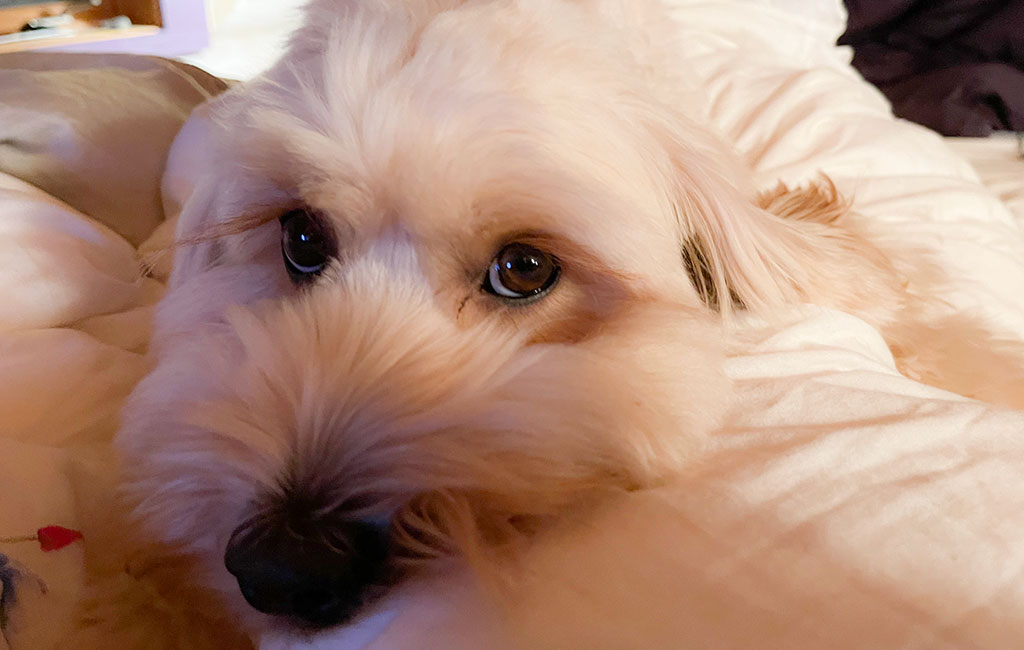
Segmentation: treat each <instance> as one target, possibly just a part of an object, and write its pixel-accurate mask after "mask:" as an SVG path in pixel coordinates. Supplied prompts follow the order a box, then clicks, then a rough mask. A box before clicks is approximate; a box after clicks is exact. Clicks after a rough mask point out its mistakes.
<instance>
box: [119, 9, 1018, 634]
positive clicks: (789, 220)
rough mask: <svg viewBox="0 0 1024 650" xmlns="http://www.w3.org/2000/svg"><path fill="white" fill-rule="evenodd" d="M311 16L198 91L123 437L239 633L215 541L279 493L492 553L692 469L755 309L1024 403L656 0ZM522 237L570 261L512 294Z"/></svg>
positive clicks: (168, 522) (923, 286)
mask: <svg viewBox="0 0 1024 650" xmlns="http://www.w3.org/2000/svg"><path fill="white" fill-rule="evenodd" d="M307 11H308V21H307V22H308V26H307V27H306V28H304V29H303V30H300V32H298V34H297V35H296V36H295V37H294V39H293V40H292V42H291V44H290V47H289V49H288V53H287V55H286V56H285V57H284V59H283V60H282V61H281V62H280V63H279V64H278V65H277V66H276V67H274V68H273V69H272V70H271V71H270V72H269V73H267V74H266V75H264V76H263V77H262V78H260V79H258V80H256V81H254V82H251V83H248V84H245V85H242V86H240V87H238V88H236V89H234V90H232V91H230V92H229V93H228V94H226V95H225V96H223V97H222V98H220V99H218V100H216V101H215V102H214V103H213V104H212V105H210V106H209V107H208V110H209V112H210V115H211V120H212V123H213V125H214V127H213V135H212V139H211V142H210V152H209V155H208V166H207V168H206V169H205V171H204V174H203V182H202V184H201V185H200V186H199V187H198V188H197V189H196V192H195V195H194V196H193V198H192V199H191V200H190V202H189V204H188V205H187V206H186V207H185V211H184V213H183V215H182V218H181V224H180V234H181V238H182V240H183V242H185V243H186V244H187V245H184V246H182V248H181V249H180V250H179V251H178V254H177V257H176V262H175V269H174V273H173V276H172V280H171V287H170V291H169V293H168V295H167V297H166V299H165V300H164V302H163V304H162V305H161V307H160V310H159V316H158V319H157V325H156V331H155V334H154V346H153V355H154V361H155V369H154V371H153V372H152V374H151V375H150V376H149V377H148V378H147V379H145V380H144V381H143V382H142V383H141V384H140V385H139V387H138V388H137V390H136V391H135V393H134V394H133V396H132V398H131V400H130V403H129V405H128V407H127V410H126V412H125V418H124V425H123V428H122V430H121V432H120V433H119V435H118V439H117V442H118V446H119V449H120V451H121V452H122V454H123V456H124V459H125V464H124V466H125V483H124V488H125V494H126V495H127V497H128V499H129V500H130V502H131V503H132V504H133V505H134V512H135V514H136V515H137V516H138V518H139V520H140V521H141V523H142V526H143V530H144V531H145V534H146V535H148V536H150V537H151V538H153V539H155V540H158V541H159V542H160V543H162V544H165V545H168V547H169V548H170V549H171V551H170V553H171V554H172V555H175V556H179V557H184V558H187V559H188V562H190V564H191V567H192V568H191V570H190V571H189V572H188V573H187V574H186V577H185V578H181V574H180V573H179V574H178V575H179V578H181V579H185V580H188V581H189V582H191V583H193V584H196V585H202V586H203V587H204V588H206V589H209V590H211V592H214V593H219V594H220V595H221V596H222V602H223V603H224V604H225V606H226V607H227V608H228V609H229V611H232V612H234V616H236V617H237V620H239V621H241V625H242V627H243V628H244V629H245V630H246V631H248V632H250V633H252V634H257V633H259V632H260V631H261V630H264V629H267V628H268V627H271V626H275V625H282V624H284V623H282V622H281V621H278V620H275V619H272V618H271V617H267V616H263V615H260V614H258V613H256V612H255V611H254V610H253V609H252V608H250V607H248V606H247V605H246V604H245V602H244V601H243V600H242V598H241V596H240V594H239V593H238V588H237V585H236V584H235V582H234V579H233V578H232V577H231V576H230V575H229V574H228V573H227V571H226V569H225V568H224V565H223V557H224V550H225V546H226V544H227V542H228V538H229V536H230V535H231V533H232V531H233V530H234V529H235V528H236V527H237V526H239V525H240V524H242V523H244V522H245V521H246V520H247V519H248V518H250V517H252V516H253V514H254V512H257V511H258V510H259V509H260V508H262V507H264V506H265V504H267V503H269V502H273V500H274V499H276V498H279V497H280V495H281V494H282V493H283V492H285V491H291V492H296V491H298V492H301V493H303V494H308V495H311V496H315V497H316V498H317V499H319V501H318V503H319V504H320V507H321V508H322V509H323V510H324V511H338V510H343V511H344V512H346V513H347V514H348V515H349V516H352V517H358V518H368V519H378V520H379V519H387V520H389V521H391V522H392V531H393V532H392V536H393V543H394V544H395V545H396V546H397V548H399V549H400V551H401V552H400V555H402V558H403V559H405V560H413V561H416V560H422V559H424V558H430V557H435V556H438V555H445V554H448V553H452V552H463V553H468V554H471V555H473V556H474V557H476V558H477V559H478V560H479V559H481V558H486V557H489V553H491V552H492V551H493V550H494V549H501V548H505V547H506V546H507V545H508V544H511V543H514V542H515V541H516V540H517V539H520V538H521V537H523V536H524V535H528V534H529V533H532V532H534V531H536V530H538V529H539V528H542V527H543V526H544V525H545V523H546V522H548V521H550V520H551V519H552V518H556V517H559V516H560V515H561V514H563V513H564V512H565V511H566V510H567V509H569V508H571V507H573V506H575V505H578V504H580V503H584V502H586V501H588V500H591V499H594V498H597V497H600V495H601V494H603V493H606V492H607V491H609V490H633V489H639V488H644V487H647V486H651V485H655V484H657V483H659V482H661V481H663V480H665V479H666V478H667V477H670V476H672V475H673V473H675V472H678V471H679V470H680V468H682V467H683V466H684V465H685V463H686V459H687V456H688V454H689V452H690V451H691V450H692V449H693V447H694V446H695V445H699V444H700V441H701V439H702V437H703V436H704V435H706V434H707V433H708V432H709V431H711V430H713V429H714V428H715V427H716V426H718V425H719V424H720V422H721V420H722V418H723V417H724V415H725V414H726V412H727V409H728V406H729V400H728V394H729V389H728V383H727V381H726V379H725V377H724V375H723V371H722V363H721V362H722V355H723V352H722V350H723V338H724V332H726V331H727V329H728V324H729V322H730V319H731V316H732V315H733V314H734V313H735V312H736V311H737V310H740V309H747V310H752V311H756V312H759V313H762V314H765V315H768V316H770V315H772V314H774V313H778V311H779V310H781V309H783V308H784V307H785V306H786V305H789V304H792V303H795V302H800V301H805V302H814V303H819V304H826V305H830V306H835V307H837V308H840V309H843V310H846V311H850V312H852V313H856V314H858V315H860V316H862V317H863V318H865V319H866V320H868V321H869V322H871V323H872V324H874V325H876V326H877V327H878V328H880V330H881V331H883V332H884V333H885V334H886V336H887V337H888V338H889V340H890V342H891V344H892V347H893V350H894V352H896V354H897V356H898V358H899V361H900V363H901V367H903V368H904V369H905V371H906V372H907V373H908V374H910V375H912V376H915V377H919V378H922V379H924V380H925V381H929V382H931V383H935V384H936V385H940V386H948V387H951V388H953V389H955V390H958V391H960V392H963V393H965V394H969V395H976V396H979V397H982V398H989V399H993V400H994V401H999V402H1002V403H1006V404H1013V405H1017V406H1020V405H1022V403H1024V378H1022V373H1021V372H1020V371H1019V370H1016V371H1013V372H1014V373H1015V374H1012V375H1011V376H1010V377H1009V381H1007V382H1002V383H1000V384H999V386H998V387H996V388H993V387H992V386H989V385H986V384H985V383H984V382H981V381H979V377H980V375H981V369H982V368H984V369H985V370H986V371H988V370H990V369H991V368H992V367H993V366H994V364H995V357H997V356H1004V357H1008V356H1009V355H1010V353H1011V352H1015V351H1013V350H1009V349H1007V350H1002V349H1001V348H1000V347H999V345H997V344H995V343H994V342H992V341H991V337H988V336H987V335H984V336H985V337H986V338H984V339H979V338H978V337H979V336H982V335H983V334H982V333H981V332H980V331H979V328H978V326H977V324H975V323H972V322H970V319H968V318H966V317H964V316H943V315H942V311H941V309H940V306H937V305H934V304H933V303H932V301H931V299H930V296H931V295H933V294H934V293H936V292H937V289H936V288H935V287H936V284H937V283H940V282H941V277H940V276H939V274H938V273H936V272H935V270H934V269H933V268H932V267H931V266H929V265H928V264H927V260H925V259H923V258H921V257H919V256H914V255H907V254H906V252H905V251H900V252H898V253H897V254H893V253H892V252H888V251H884V250H883V249H882V248H881V245H880V244H879V243H878V242H877V241H875V238H874V237H873V235H872V233H871V232H870V228H869V225H868V224H865V223H863V222H862V221H859V220H858V219H857V217H856V215H855V214H854V213H852V212H850V210H849V209H848V206H847V204H846V203H845V202H844V201H843V200H842V199H841V198H840V197H839V196H838V194H837V192H836V190H835V188H834V187H833V186H832V185H831V183H830V182H829V181H828V180H827V179H823V180H821V181H820V182H818V183H817V184H816V185H813V186H811V187H807V188H802V189H790V188H787V187H785V186H781V185H780V186H779V187H778V188H777V189H776V190H774V191H772V192H768V193H765V194H762V195H760V196H758V195H757V194H756V193H755V192H754V190H753V188H752V187H751V186H750V177H749V174H748V173H747V172H746V170H744V169H743V167H742V165H740V164H739V163H738V161H737V159H736V158H735V156H734V154H733V153H732V152H731V151H730V150H729V147H728V146H727V145H725V144H724V143H722V142H720V141H719V140H718V139H716V138H715V136H713V135H711V134H710V133H709V130H708V128H707V127H706V126H705V125H703V124H702V123H701V122H700V118H699V116H696V115H692V114H690V113H689V112H688V110H687V106H688V101H687V89H686V82H685V71H684V70H682V69H681V66H680V65H679V63H678V62H675V61H673V60H672V59H671V52H672V51H673V47H672V42H671V41H672V34H671V27H670V25H669V21H668V20H666V18H665V16H663V15H662V13H661V12H662V9H661V8H660V5H659V4H658V3H657V2H656V1H654V0H651V1H650V2H648V1H646V0H645V1H642V2H641V1H639V0H628V1H627V0H509V1H500V2H499V1H493V2H486V1H474V0H465V1H462V0H406V1H398V0H381V1H379V2H369V1H359V0H315V1H314V2H313V3H312V4H311V6H310V7H309V8H308V10H307ZM299 205H305V206H310V207H312V208H314V209H316V210H317V211H318V212H319V214H321V215H324V216H325V218H327V219H328V220H329V222H330V224H331V227H332V228H333V229H334V231H335V232H336V233H337V235H338V239H339V241H340V252H339V256H338V259H337V260H336V261H335V262H333V263H332V265H331V266H330V267H329V269H328V270H327V272H326V273H325V274H324V275H323V276H322V277H321V278H320V279H319V280H318V281H317V282H316V283H315V284H314V285H313V286H311V287H309V288H306V289H300V288H296V287H295V286H293V285H292V284H291V282H290V281H289V279H288V277H287V274H286V272H285V269H284V266H283V264H282V262H281V253H280V250H279V242H280V228H279V226H278V223H277V220H276V218H277V216H278V215H279V214H281V213H283V212H285V211H287V210H288V209H291V208H294V207H295V206H299ZM513 239H516V240H526V241H530V242H535V243H537V245H538V246H542V247H543V248H545V249H546V250H550V251H551V252H553V253H555V254H556V255H557V256H558V257H559V259H560V260H561V261H562V264H563V267H564V275H563V277H562V279H561V281H560V283H559V285H558V286H557V287H556V289H555V290H554V291H553V292H552V294H551V295H549V296H547V297H545V298H544V299H542V300H540V301H537V302H534V303H531V304H529V305H526V306H520V307H517V306H510V305H507V304H505V303H502V302H501V301H498V300H496V299H494V297H492V296H489V295H487V294H485V293H483V292H482V291H481V290H480V285H481V281H482V276H483V273H484V272H485V271H486V269H487V268H488V264H489V262H490V260H491V258H492V257H493V255H494V254H495V252H496V251H497V249H498V248H500V246H501V245H502V243H503V242H507V241H510V240H513ZM723 325H724V326H725V327H723ZM1006 347H1007V348H1008V346H1006ZM979 352H983V353H984V354H983V355H982V354H979ZM1003 367H1005V368H1008V369H1009V368H1018V369H1019V368H1020V365H1019V364H1018V363H1016V362H1014V363H1013V364H1010V363H1009V362H1006V361H1005V359H1004V360H1003ZM481 561H482V560H481ZM108 644H109V645H108V647H114V646H116V647H126V646H125V645H124V644H116V643H113V642H108ZM146 647H153V646H146Z"/></svg>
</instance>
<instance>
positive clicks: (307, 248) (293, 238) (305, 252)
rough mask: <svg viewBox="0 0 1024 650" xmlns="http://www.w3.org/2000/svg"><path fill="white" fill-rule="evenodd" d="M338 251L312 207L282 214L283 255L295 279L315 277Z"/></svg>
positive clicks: (289, 273) (289, 272) (289, 271)
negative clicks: (313, 213) (314, 214)
mask: <svg viewBox="0 0 1024 650" xmlns="http://www.w3.org/2000/svg"><path fill="white" fill-rule="evenodd" d="M336 254H337V250H336V247H335V244H334V238H333V237H331V235H330V232H328V231H327V230H326V229H325V228H324V226H323V225H322V224H321V223H320V220H319V219H317V218H316V217H315V216H313V215H312V214H310V213H309V211H308V210H292V211H291V212H287V213H285V214H283V215H281V255H282V257H283V258H284V265H285V268H286V269H287V270H288V275H290V276H291V278H292V280H294V281H295V282H304V281H306V280H309V279H312V278H313V277H315V276H316V275H318V274H319V273H320V272H321V271H323V270H324V267H325V266H327V262H328V261H329V260H330V258H332V257H334V256H335V255H336Z"/></svg>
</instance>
